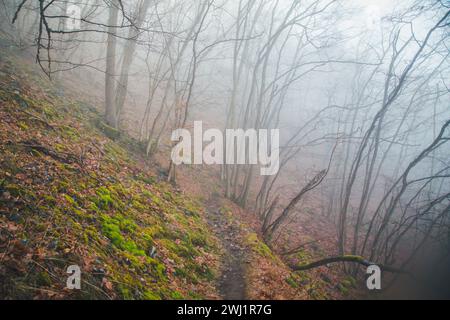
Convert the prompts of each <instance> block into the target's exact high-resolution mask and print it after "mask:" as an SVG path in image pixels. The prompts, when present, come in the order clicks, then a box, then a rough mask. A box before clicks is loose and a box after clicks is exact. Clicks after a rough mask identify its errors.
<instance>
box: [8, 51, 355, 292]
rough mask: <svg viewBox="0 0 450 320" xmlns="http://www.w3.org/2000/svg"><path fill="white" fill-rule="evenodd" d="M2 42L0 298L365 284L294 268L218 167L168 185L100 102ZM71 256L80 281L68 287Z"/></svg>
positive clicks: (332, 288)
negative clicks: (227, 189)
mask: <svg viewBox="0 0 450 320" xmlns="http://www.w3.org/2000/svg"><path fill="white" fill-rule="evenodd" d="M2 46H3V47H1V48H0V50H1V55H0V57H1V58H0V123H1V126H0V298H3V299H5V298H6V299H8V298H20V299H48V298H50V299H65V298H69V299H70V298H72V299H205V298H209V299H220V298H224V299H244V298H247V299H321V298H327V297H328V298H330V297H331V298H334V297H339V296H340V295H344V296H345V295H346V294H347V291H348V289H350V288H351V287H352V286H354V284H353V283H352V281H348V280H345V281H341V282H339V281H338V288H337V287H336V285H335V284H333V283H332V282H331V281H330V280H329V279H326V278H325V280H324V279H322V278H321V277H320V276H319V273H317V272H311V273H293V272H291V271H290V269H289V268H288V267H287V266H286V265H285V263H284V262H283V261H282V260H281V259H280V258H279V257H278V256H277V255H276V254H274V253H272V251H271V250H270V248H269V247H268V246H267V245H265V244H264V243H263V242H262V241H261V240H260V238H259V236H258V232H257V230H258V227H257V224H258V223H257V222H254V221H252V219H253V220H254V219H255V218H254V216H252V215H251V214H249V213H248V212H245V210H242V208H239V207H238V206H236V205H235V204H233V203H232V202H230V201H229V200H226V199H224V198H222V197H221V196H220V194H222V193H221V186H220V180H218V179H216V178H215V177H214V176H213V175H214V174H213V173H211V171H208V170H199V169H195V168H187V169H186V170H184V171H180V181H179V185H178V186H174V185H171V184H168V183H166V182H165V180H166V179H165V178H166V176H165V171H164V169H163V168H161V167H159V166H158V164H157V163H158V161H156V160H155V159H152V160H149V159H147V158H146V157H145V156H144V154H143V153H142V151H141V149H142V148H141V146H140V145H139V143H137V142H136V141H135V140H133V139H132V138H130V137H128V136H127V135H126V134H125V133H119V132H117V131H116V130H114V129H112V128H110V127H108V126H107V125H105V124H104V123H103V121H102V114H101V113H100V112H99V106H98V105H95V104H90V103H88V102H87V101H89V99H86V97H82V96H80V93H79V91H78V92H77V91H76V90H72V88H70V87H69V86H67V84H66V85H65V86H63V85H62V81H49V80H48V79H47V78H45V76H43V74H42V73H41V71H40V70H39V68H38V67H37V66H36V65H35V64H34V63H33V61H32V59H30V57H29V56H27V55H26V53H24V52H19V51H17V50H16V49H12V48H10V47H8V46H7V44H6V45H5V44H4V43H3V44H2ZM84 85H86V84H84ZM77 95H78V97H77ZM299 257H300V258H301V259H300V260H301V261H305V259H306V260H307V259H308V257H309V256H308V254H307V253H305V252H301V253H300V254H299ZM70 265H78V266H79V267H80V268H81V271H82V274H81V281H82V284H81V290H69V289H67V288H66V280H67V277H68V274H67V273H66V271H67V268H68V266H70ZM336 288H337V289H336Z"/></svg>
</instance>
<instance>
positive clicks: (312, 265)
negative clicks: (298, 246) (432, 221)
mask: <svg viewBox="0 0 450 320" xmlns="http://www.w3.org/2000/svg"><path fill="white" fill-rule="evenodd" d="M336 262H354V263H359V264H361V265H363V266H366V267H368V266H370V265H377V266H378V267H380V269H381V270H382V271H386V272H392V273H403V274H409V275H411V273H410V272H409V271H406V270H403V269H398V268H395V267H392V266H385V265H382V264H378V263H375V262H370V261H368V260H366V259H365V258H363V257H361V256H354V255H343V256H336V257H329V258H325V259H321V260H317V261H314V262H311V263H307V264H303V265H297V266H291V268H292V269H293V270H294V271H303V270H308V269H313V268H317V267H320V266H323V265H326V264H329V263H336Z"/></svg>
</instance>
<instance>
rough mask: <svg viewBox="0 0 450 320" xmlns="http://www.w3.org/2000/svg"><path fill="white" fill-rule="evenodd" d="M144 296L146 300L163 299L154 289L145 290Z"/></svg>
mask: <svg viewBox="0 0 450 320" xmlns="http://www.w3.org/2000/svg"><path fill="white" fill-rule="evenodd" d="M142 298H143V299H144V300H161V297H160V296H159V294H157V293H155V292H152V291H148V290H147V291H144V293H143V295H142Z"/></svg>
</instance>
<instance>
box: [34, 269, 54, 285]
mask: <svg viewBox="0 0 450 320" xmlns="http://www.w3.org/2000/svg"><path fill="white" fill-rule="evenodd" d="M35 281H36V285H38V286H39V287H48V286H50V285H51V284H52V279H51V278H50V275H49V274H48V273H47V272H46V271H42V272H39V273H38V274H37V275H36V280H35Z"/></svg>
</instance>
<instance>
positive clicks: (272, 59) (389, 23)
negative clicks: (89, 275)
mask: <svg viewBox="0 0 450 320" xmlns="http://www.w3.org/2000/svg"><path fill="white" fill-rule="evenodd" d="M1 5H2V10H1V14H2V20H1V21H2V22H1V27H2V33H4V34H6V35H8V36H9V37H10V38H11V39H13V41H14V42H15V43H16V44H17V45H19V46H21V47H23V48H24V49H25V48H30V47H31V48H32V49H33V50H34V52H35V57H36V61H37V63H38V64H39V65H40V66H41V69H42V71H43V72H44V73H45V74H46V75H47V76H48V77H51V78H52V79H54V80H55V81H57V80H58V79H59V78H60V77H67V76H78V77H81V78H83V79H84V80H85V81H86V82H88V83H92V84H95V85H100V86H101V87H102V88H103V89H104V92H102V94H101V95H100V96H101V97H102V100H103V101H104V106H105V111H104V112H105V117H104V121H105V125H107V126H109V127H111V130H117V131H118V132H119V131H127V132H129V133H130V134H132V135H133V136H134V137H135V138H136V139H138V140H139V141H140V143H141V144H142V147H143V149H144V150H145V152H146V154H147V156H148V157H149V159H152V158H153V157H154V156H155V154H157V153H158V152H162V150H165V149H164V148H163V147H164V146H166V147H167V146H169V147H171V146H173V144H174V142H171V141H170V134H171V132H172V130H175V129H191V128H192V124H193V121H197V120H202V121H203V122H204V123H207V124H208V127H213V128H220V129H221V130H223V132H225V129H238V128H241V129H244V130H245V129H249V128H252V129H256V130H259V129H269V130H270V129H279V130H280V149H279V151H280V152H279V155H280V160H279V171H278V172H277V173H276V174H275V175H267V176H260V175H259V174H258V166H257V165H249V164H242V165H238V164H235V165H227V164H223V165H221V166H220V167H221V168H220V172H221V179H222V181H223V185H224V190H225V191H224V195H225V196H226V197H228V198H230V199H232V200H234V201H235V202H236V203H238V204H240V205H241V206H243V207H246V208H249V209H250V210H252V211H253V212H254V214H255V215H257V216H258V217H259V219H260V220H261V225H262V234H263V235H264V239H265V241H266V242H267V243H268V244H269V245H270V246H271V247H272V248H273V249H274V250H276V251H278V252H280V253H284V254H287V253H292V252H295V251H296V250H298V249H299V248H301V247H302V245H304V244H301V243H292V242H290V241H289V238H288V237H286V234H287V231H286V230H289V228H293V227H292V224H291V223H290V222H291V221H292V219H293V218H294V217H295V216H296V215H298V214H301V213H302V204H304V203H305V201H309V202H311V201H312V202H314V201H316V202H318V203H319V204H317V203H316V205H317V207H318V208H319V210H318V213H317V214H322V215H323V216H324V217H326V218H327V219H329V220H331V221H334V222H335V225H336V239H335V240H334V239H332V240H331V241H335V244H334V245H335V248H336V249H335V250H336V255H337V256H338V257H339V256H345V255H348V254H351V255H354V256H361V257H364V258H365V259H367V260H368V261H374V262H376V263H378V264H380V265H385V266H394V265H395V266H396V267H397V268H398V269H401V270H405V269H408V268H412V266H413V264H414V262H415V261H416V260H417V259H420V258H423V259H427V257H428V256H427V255H424V252H426V251H427V250H429V249H432V250H431V251H432V252H433V257H434V258H436V257H437V258H436V259H438V260H439V259H445V258H447V257H448V254H449V252H450V250H449V249H450V247H449V246H450V183H449V181H450V180H449V177H450V162H449V161H450V157H449V155H450V152H449V151H450V149H449V146H448V142H449V139H450V128H449V126H450V120H449V119H450V110H449V96H450V94H449V85H450V84H449V62H450V60H449V44H450V43H449V24H450V18H449V15H450V12H449V5H448V3H447V2H445V1H431V0H430V1H423V0H421V1H398V2H397V1H396V2H395V3H394V2H391V1H367V2H366V1H356V0H354V1H335V0H326V1H322V0H313V1H294V0H291V1H287V0H283V1H282V0H233V1H230V0H197V1H182V0H181V1H180V0H170V1H169V0H166V1H158V0H154V1H153V0H140V1H138V0H136V1H120V0H108V1H107V0H86V1H80V2H78V1H62V0H60V1H58V0H52V1H44V0H28V1H27V0H21V1H18V0H14V1H11V0H2V4H1ZM70 5H76V6H79V8H80V11H79V12H80V16H79V17H75V19H76V20H77V21H79V25H80V29H69V28H67V26H68V23H69V22H68V21H70V22H71V23H73V19H74V17H73V16H71V15H70V14H69V13H68V6H70ZM223 152H224V156H226V150H224V151H223ZM177 170H180V168H179V167H177V166H175V165H174V163H172V162H171V161H170V163H168V180H170V181H172V182H176V177H177V175H176V171H177ZM317 199H320V200H317ZM338 261H339V259H338ZM344 261H349V260H348V259H347V260H346V259H344ZM433 261H434V260H433ZM430 263H432V262H430ZM347 269H348V270H347V272H351V273H353V274H357V270H358V269H357V268H356V267H353V266H351V267H349V268H347ZM395 278H396V277H394V278H393V280H395Z"/></svg>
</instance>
